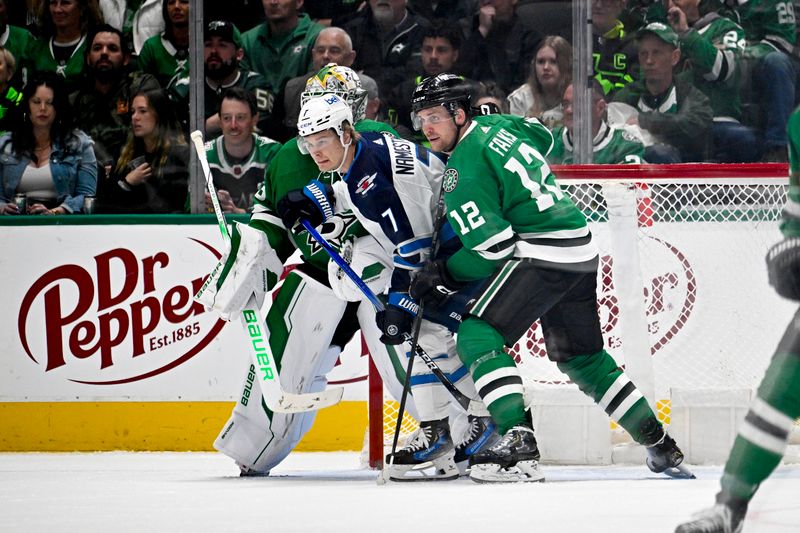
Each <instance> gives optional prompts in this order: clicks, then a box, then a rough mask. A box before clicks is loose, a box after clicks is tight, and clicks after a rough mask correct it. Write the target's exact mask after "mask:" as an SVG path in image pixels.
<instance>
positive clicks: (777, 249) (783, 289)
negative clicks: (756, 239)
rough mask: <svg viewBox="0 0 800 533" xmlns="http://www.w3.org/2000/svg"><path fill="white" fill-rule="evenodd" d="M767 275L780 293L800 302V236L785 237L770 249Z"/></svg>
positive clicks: (770, 282)
mask: <svg viewBox="0 0 800 533" xmlns="http://www.w3.org/2000/svg"><path fill="white" fill-rule="evenodd" d="M767 275H768V277H769V284H770V285H772V287H773V288H774V289H775V291H776V292H777V293H778V294H780V295H781V296H783V297H784V298H788V299H790V300H794V301H796V302H800V238H797V237H790V238H788V239H784V240H782V241H781V242H779V243H778V244H776V245H775V246H773V247H772V248H770V249H769V251H768V252H767Z"/></svg>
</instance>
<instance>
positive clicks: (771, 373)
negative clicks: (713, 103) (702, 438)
mask: <svg viewBox="0 0 800 533" xmlns="http://www.w3.org/2000/svg"><path fill="white" fill-rule="evenodd" d="M787 137H788V139H789V172H790V173H789V193H788V196H787V198H786V205H785V206H784V208H783V222H782V223H781V232H782V233H783V236H784V240H783V241H781V242H779V243H778V244H776V245H775V246H773V247H772V248H771V249H770V251H769V252H768V253H767V272H768V274H769V283H770V285H772V286H773V287H774V288H775V290H776V291H777V292H778V294H780V295H781V296H783V297H784V298H789V299H790V300H794V301H800V108H797V109H796V110H795V111H794V113H793V114H792V115H791V117H790V118H789V126H788V135H787ZM799 316H800V312H798V313H797V314H795V316H794V318H793V319H792V321H791V322H790V323H789V326H788V327H787V328H786V332H785V333H784V335H783V338H782V339H781V341H780V343H779V344H778V347H777V349H776V350H775V354H774V355H773V356H772V361H771V362H770V364H769V366H768V367H767V371H766V373H765V375H764V378H763V379H762V380H761V384H760V385H759V387H758V392H757V394H756V399H755V401H754V402H753V404H752V405H751V406H750V410H749V411H748V413H747V415H746V416H745V418H744V421H743V422H742V425H741V426H740V427H739V432H738V435H737V436H736V440H735V441H734V443H733V449H732V450H731V453H730V456H729V457H728V461H727V462H726V463H725V470H724V472H723V474H722V479H721V481H720V485H721V486H722V490H720V491H719V493H718V494H717V498H716V499H717V503H716V505H714V506H713V507H711V508H709V509H706V510H704V511H701V512H700V513H698V514H697V515H695V517H694V518H693V519H692V520H691V521H690V522H686V523H685V524H681V525H680V526H678V528H677V529H676V530H675V531H676V533H735V532H739V531H741V530H742V525H743V523H744V517H745V514H746V513H747V505H748V503H749V502H750V500H751V499H752V498H753V495H754V494H755V492H756V490H757V489H758V487H759V485H760V484H761V482H762V481H764V480H765V479H767V478H768V477H769V475H770V474H771V473H772V471H773V470H775V468H776V467H777V466H778V463H780V461H781V457H782V456H783V454H784V452H785V451H786V445H787V442H788V440H789V435H790V434H791V432H792V426H793V425H794V420H795V419H796V418H798V417H800V331H798V324H800V322H798V317H799Z"/></svg>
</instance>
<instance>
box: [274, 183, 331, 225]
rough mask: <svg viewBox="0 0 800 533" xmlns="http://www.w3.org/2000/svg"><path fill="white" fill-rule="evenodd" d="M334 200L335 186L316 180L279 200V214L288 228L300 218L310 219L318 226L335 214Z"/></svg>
mask: <svg viewBox="0 0 800 533" xmlns="http://www.w3.org/2000/svg"><path fill="white" fill-rule="evenodd" d="M333 201H334V197H333V187H331V186H330V185H326V184H324V183H322V182H320V181H319V180H314V181H312V182H311V183H309V184H308V185H306V186H305V187H303V188H302V189H294V190H292V191H289V192H288V193H287V194H286V196H284V197H283V198H281V199H280V200H278V214H279V215H280V217H281V220H282V221H283V225H284V226H285V227H286V229H287V230H291V229H292V228H293V227H294V225H295V224H296V223H297V221H298V220H308V221H309V222H310V223H311V225H312V226H314V227H317V226H319V225H320V224H322V223H323V222H325V221H326V220H328V219H329V218H331V217H332V216H333Z"/></svg>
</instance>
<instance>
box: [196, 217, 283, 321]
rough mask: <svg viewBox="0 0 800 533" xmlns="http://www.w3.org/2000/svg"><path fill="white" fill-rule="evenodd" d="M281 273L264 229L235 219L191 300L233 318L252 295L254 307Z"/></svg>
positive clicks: (260, 302) (224, 317) (221, 315)
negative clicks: (226, 247)
mask: <svg viewBox="0 0 800 533" xmlns="http://www.w3.org/2000/svg"><path fill="white" fill-rule="evenodd" d="M282 273H283V263H282V262H281V260H280V259H279V258H278V254H277V253H275V250H273V249H272V247H270V245H269V242H268V241H267V236H266V235H265V234H264V232H262V231H259V230H257V229H254V228H251V227H250V226H248V225H246V224H241V223H239V222H235V223H234V224H233V228H232V230H231V247H230V250H228V252H227V253H226V254H224V255H223V256H222V258H221V259H220V260H219V262H218V263H217V265H216V266H215V267H214V270H212V271H211V274H209V276H208V279H207V280H206V282H205V283H203V286H202V287H201V288H200V290H199V291H198V292H197V294H196V295H195V296H194V299H195V300H196V301H198V302H199V303H201V304H203V306H204V307H205V308H206V309H207V310H210V311H215V312H216V313H217V314H219V315H220V317H221V318H222V319H223V320H233V319H235V318H237V317H238V315H239V314H240V313H241V311H242V309H244V307H245V304H246V303H247V300H248V299H249V298H250V296H251V295H252V294H255V296H256V303H257V304H258V307H261V305H262V304H263V303H264V295H265V294H266V292H267V291H268V290H269V289H271V288H272V287H273V286H275V283H276V282H277V280H278V278H279V277H280V275H281V274H282Z"/></svg>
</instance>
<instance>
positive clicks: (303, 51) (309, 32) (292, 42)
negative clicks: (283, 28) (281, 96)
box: [242, 13, 322, 94]
mask: <svg viewBox="0 0 800 533" xmlns="http://www.w3.org/2000/svg"><path fill="white" fill-rule="evenodd" d="M320 31H322V26H320V25H319V24H317V23H316V22H312V21H311V19H310V18H309V17H308V15H306V14H305V13H303V14H301V15H300V16H299V17H298V22H297V26H296V27H295V28H294V30H292V31H291V32H290V33H289V34H287V35H273V34H272V33H271V32H270V30H269V26H268V25H267V24H266V23H264V24H259V25H258V26H256V27H255V28H253V29H251V30H250V31H246V32H245V33H243V34H242V48H244V53H245V58H246V61H245V62H243V66H244V67H246V68H249V69H250V70H254V71H256V72H258V73H259V74H261V75H262V76H264V78H265V79H266V80H267V88H268V89H269V90H270V91H271V92H272V93H273V94H278V92H280V90H281V89H282V88H283V85H284V84H285V83H286V82H287V81H288V80H290V79H292V78H296V77H297V76H302V75H303V74H305V73H307V72H308V71H309V70H311V48H312V47H313V46H314V41H315V40H316V39H317V35H319V32H320Z"/></svg>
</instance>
